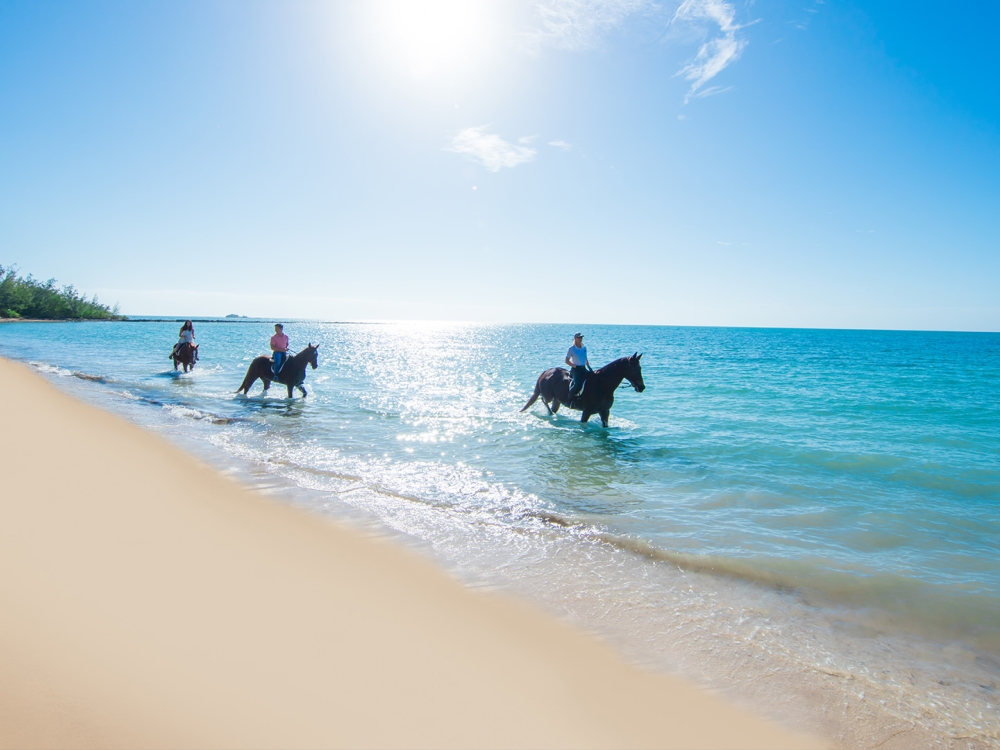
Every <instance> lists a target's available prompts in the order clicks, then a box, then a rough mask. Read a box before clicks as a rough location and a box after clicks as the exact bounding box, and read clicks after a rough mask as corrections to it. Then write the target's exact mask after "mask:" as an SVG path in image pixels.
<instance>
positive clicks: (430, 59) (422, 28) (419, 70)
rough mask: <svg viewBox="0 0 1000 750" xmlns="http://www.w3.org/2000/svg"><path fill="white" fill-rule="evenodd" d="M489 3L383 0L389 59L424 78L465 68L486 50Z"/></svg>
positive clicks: (382, 31)
mask: <svg viewBox="0 0 1000 750" xmlns="http://www.w3.org/2000/svg"><path fill="white" fill-rule="evenodd" d="M490 5H491V4H487V3H485V2H476V1H475V0H427V1H421V2H418V1H417V0H403V1H402V2H387V3H380V4H378V5H377V6H376V7H377V11H376V12H377V14H378V16H377V19H373V20H374V21H375V22H376V24H377V28H378V30H379V33H378V36H379V37H381V38H382V40H383V44H384V46H385V49H384V50H383V54H384V55H385V56H386V58H387V61H391V62H392V63H394V64H395V66H400V65H401V66H402V67H403V68H404V69H405V70H406V71H407V72H408V73H409V74H410V75H412V76H413V77H414V78H417V79H418V80H423V79H427V78H430V77H431V76H435V75H438V74H444V73H451V74H454V73H456V72H457V73H461V72H462V71H463V69H465V70H467V69H468V67H469V66H470V65H473V64H474V63H476V62H478V61H480V60H481V59H482V57H483V56H484V55H485V53H486V50H487V48H488V47H489V46H490V44H489V42H490V41H491V37H492V33H491V32H492V26H493V22H494V19H493V18H492V15H493V14H492V13H491V7H490Z"/></svg>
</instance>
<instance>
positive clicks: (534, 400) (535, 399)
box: [521, 378, 542, 411]
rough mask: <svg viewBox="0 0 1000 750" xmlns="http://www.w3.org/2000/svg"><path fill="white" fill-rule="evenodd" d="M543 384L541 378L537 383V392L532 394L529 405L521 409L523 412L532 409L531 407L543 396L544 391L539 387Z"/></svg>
mask: <svg viewBox="0 0 1000 750" xmlns="http://www.w3.org/2000/svg"><path fill="white" fill-rule="evenodd" d="M541 382H542V379H541V378H539V379H538V382H536V383H535V392H534V393H532V394H531V398H529V399H528V403H526V404H525V405H524V406H523V407H521V411H527V410H528V409H530V408H531V405H532V404H533V403H535V402H536V401H537V400H538V397H539V396H540V395H541V394H542V389H541V388H540V387H539V384H540V383H541Z"/></svg>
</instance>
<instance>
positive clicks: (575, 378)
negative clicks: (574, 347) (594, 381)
mask: <svg viewBox="0 0 1000 750" xmlns="http://www.w3.org/2000/svg"><path fill="white" fill-rule="evenodd" d="M569 375H570V378H571V380H570V383H569V397H570V398H576V397H577V396H579V395H580V391H582V390H583V381H584V378H586V377H587V368H586V367H574V368H573V369H572V370H570V373H569Z"/></svg>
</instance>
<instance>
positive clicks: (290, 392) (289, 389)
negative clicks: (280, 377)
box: [285, 383, 295, 398]
mask: <svg viewBox="0 0 1000 750" xmlns="http://www.w3.org/2000/svg"><path fill="white" fill-rule="evenodd" d="M285 387H286V388H287V389H288V398H291V397H292V395H293V393H294V392H293V390H292V389H293V388H295V386H294V385H292V384H291V383H289V384H288V385H286V386H285Z"/></svg>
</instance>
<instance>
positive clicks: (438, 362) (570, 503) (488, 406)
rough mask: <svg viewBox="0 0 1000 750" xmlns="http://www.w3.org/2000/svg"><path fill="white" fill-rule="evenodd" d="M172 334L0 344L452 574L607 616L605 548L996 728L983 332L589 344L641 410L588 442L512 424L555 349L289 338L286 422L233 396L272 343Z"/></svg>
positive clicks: (219, 332)
mask: <svg viewBox="0 0 1000 750" xmlns="http://www.w3.org/2000/svg"><path fill="white" fill-rule="evenodd" d="M177 328H178V324H177V323H174V322H170V323H160V322H133V323H119V324H110V323H74V324H32V323H24V324H16V325H3V326H0V354H2V355H4V356H8V357H14V358H17V359H21V360H25V361H29V362H33V363H36V364H37V365H39V366H42V365H44V366H43V367H41V369H43V370H44V371H45V372H47V373H48V374H49V375H50V376H52V377H53V378H54V379H56V380H61V381H62V382H64V383H65V384H68V383H70V382H72V384H73V387H74V388H77V389H84V390H85V392H86V393H88V394H90V395H91V397H92V398H95V399H99V400H101V401H102V403H103V404H104V405H108V404H117V406H115V407H114V408H117V409H118V410H119V411H122V412H123V413H126V414H127V415H128V416H130V417H131V418H133V419H135V420H136V421H139V422H141V423H144V424H146V425H147V426H152V427H153V428H154V429H160V430H162V431H164V432H168V433H171V434H174V435H178V434H180V435H183V436H186V437H185V439H187V440H189V441H190V442H191V443H192V444H204V445H205V446H207V447H206V450H210V451H212V452H213V455H218V456H225V457H228V459H230V460H232V461H233V462H235V464H234V465H240V466H244V467H249V468H247V471H250V472H251V473H254V475H255V476H257V477H262V476H266V477H271V478H272V479H273V481H275V482H278V481H280V482H281V483H284V486H287V487H291V488H293V489H296V490H298V491H299V492H300V493H303V494H302V497H306V496H307V495H310V493H311V495H310V496H311V497H313V500H306V501H304V502H306V503H307V504H309V503H312V505H313V506H315V507H316V508H317V509H318V510H320V511H324V510H326V511H330V512H333V513H336V512H337V507H342V508H353V509H354V510H355V511H357V510H359V509H360V510H361V511H363V512H364V514H366V516H367V517H373V518H375V519H377V521H378V522H380V523H383V524H385V525H386V526H387V527H389V528H391V529H393V530H394V533H398V534H401V535H403V536H404V537H406V536H409V537H413V538H414V539H417V540H418V541H419V543H420V544H422V545H424V546H425V547H426V548H428V549H429V550H430V551H431V553H432V554H438V555H439V556H440V557H441V558H442V559H444V560H445V561H446V562H447V564H449V565H451V566H452V567H453V568H455V569H457V570H458V571H459V572H460V573H461V572H462V571H466V572H468V571H473V572H472V573H470V575H472V576H473V577H475V576H477V575H478V576H480V578H482V579H483V580H486V581H490V580H492V579H491V576H493V578H494V579H505V581H504V585H510V586H512V587H513V588H514V589H515V590H516V589H517V588H518V581H519V580H523V587H524V588H525V589H532V591H539V590H541V591H545V590H546V587H547V586H549V585H550V584H551V586H550V587H551V589H552V590H556V589H558V590H561V591H562V590H564V589H565V590H566V591H568V590H569V589H567V588H566V587H567V586H570V584H569V583H567V582H566V580H565V579H566V570H565V569H566V567H567V565H566V564H563V563H561V562H559V561H560V560H561V559H564V558H572V559H574V560H578V561H577V562H575V563H573V565H575V566H579V568H576V569H577V570H578V572H579V575H577V579H578V581H577V583H575V584H573V585H576V586H578V588H577V589H574V591H575V592H576V593H574V594H563V595H560V596H562V597H563V599H567V600H568V599H572V598H573V597H574V596H576V597H577V598H587V597H591V598H592V599H594V600H596V599H598V598H602V597H604V598H608V597H610V599H609V600H610V601H612V603H613V602H614V597H615V596H616V594H615V593H614V591H615V590H616V589H615V587H616V586H618V585H619V584H618V583H616V582H615V581H616V579H615V576H616V575H618V574H617V573H614V572H610V573H609V572H607V571H605V572H602V573H601V574H600V576H599V578H600V587H601V591H600V593H599V594H598V592H596V590H595V591H590V590H589V589H588V588H587V587H588V586H589V585H591V583H588V581H590V578H588V576H591V574H592V572H593V571H590V572H588V570H587V566H589V565H593V566H594V568H595V570H596V569H597V567H599V566H600V565H602V563H599V561H598V562H594V560H596V559H597V558H595V557H594V555H595V554H597V553H596V552H595V553H591V552H586V553H584V552H581V550H597V549H611V550H614V553H613V554H614V555H619V557H615V558H614V559H615V560H626V559H627V560H630V562H627V563H624V562H622V563H621V564H620V565H619V563H615V565H619V568H620V570H621V576H622V580H624V579H625V578H626V577H628V576H633V577H635V576H638V577H639V578H642V580H644V581H647V583H646V584H644V585H645V588H644V589H643V592H644V593H643V594H642V596H643V601H644V602H646V604H645V605H644V606H647V607H655V606H658V605H657V604H656V602H661V601H662V602H666V601H667V598H668V597H667V594H665V593H663V592H662V591H660V590H658V589H657V588H656V586H657V584H655V583H649V581H650V580H652V579H651V578H650V575H652V574H651V573H649V571H652V570H654V569H655V570H660V569H663V567H664V565H666V567H667V568H671V569H678V568H679V569H680V570H682V571H686V572H699V571H700V573H701V574H703V575H700V577H699V578H698V579H697V580H699V581H702V582H704V581H709V582H711V581H713V580H714V581H716V582H717V585H719V586H729V585H732V583H733V582H737V583H738V584H739V585H745V586H746V587H748V589H747V590H754V591H766V592H772V593H774V595H775V596H778V597H780V599H781V601H783V602H784V603H785V604H784V605H782V606H784V607H785V609H784V610H782V611H783V612H784V613H785V614H784V616H785V618H786V621H787V622H792V621H795V622H799V623H800V625H801V627H802V628H808V627H813V626H812V625H809V624H808V623H805V620H803V619H802V617H805V615H802V617H800V614H801V613H809V617H816V618H819V619H817V620H816V622H819V623H826V624H825V625H817V626H815V627H817V628H819V630H822V629H823V628H824V627H828V625H829V623H830V622H835V623H837V624H836V625H835V628H834V629H837V630H838V632H841V633H842V634H843V640H840V641H837V643H838V644H840V645H839V646H837V648H841V647H843V648H844V649H846V650H848V651H850V650H851V649H854V648H855V647H858V646H857V644H859V643H865V642H868V641H871V642H875V641H878V642H879V643H882V644H884V643H885V640H886V639H887V638H888V639H890V640H891V639H896V641H893V642H899V643H902V642H904V641H906V639H916V641H914V642H920V643H923V644H925V646H926V648H923V650H921V651H920V653H921V654H922V656H921V660H922V663H928V660H930V661H933V659H932V658H930V656H929V655H932V654H934V653H935V648H937V647H940V648H941V649H942V653H945V652H947V653H953V651H952V652H949V651H948V649H952V650H954V649H956V648H957V649H959V650H960V651H961V653H962V654H963V655H964V656H963V657H962V658H963V659H966V660H967V661H968V663H969V664H973V665H975V668H976V669H979V670H982V671H983V673H982V674H979V673H977V675H976V677H975V679H973V680H972V682H976V683H977V684H979V687H980V688H982V690H984V691H986V693H984V695H985V698H984V700H986V701H987V704H985V705H987V706H988V707H987V709H985V710H986V711H987V714H989V711H990V709H989V706H993V703H990V702H989V701H992V700H993V698H992V697H991V695H992V693H990V691H991V690H995V676H996V674H1000V668H998V664H1000V565H998V564H997V551H998V550H1000V514H998V509H1000V335H998V334H971V333H969V334H967V333H920V332H878V331H826V330H770V329H769V330H754V329H712V328H669V327H638V326H592V327H588V328H587V329H586V331H585V333H586V334H587V338H586V342H587V344H588V347H589V350H590V359H591V362H592V364H594V366H595V367H596V366H599V365H602V364H605V363H606V362H609V361H611V360H612V359H615V358H617V357H619V356H623V355H626V354H632V353H633V352H635V351H641V352H644V353H645V355H644V357H643V359H642V364H643V375H644V379H645V383H646V386H647V388H646V390H645V392H644V393H642V394H638V393H635V392H634V391H633V390H631V389H628V388H623V389H622V390H619V391H618V393H617V397H616V403H615V406H614V408H613V410H612V418H611V425H610V427H609V428H608V429H604V428H602V427H601V426H600V421H599V419H597V418H594V420H593V423H591V424H588V425H581V424H580V423H579V422H578V417H579V413H578V412H563V413H561V414H560V415H558V416H556V417H551V416H549V415H548V414H547V413H546V411H545V408H544V407H543V406H542V405H541V403H538V404H536V405H535V406H534V407H533V408H532V409H531V410H530V411H529V412H528V413H524V414H522V413H519V409H520V408H521V406H522V405H523V404H524V403H525V401H526V400H527V398H528V396H529V395H530V394H531V390H532V387H533V385H534V381H535V379H536V377H537V376H538V374H539V373H540V372H541V371H542V370H544V369H546V368H548V367H552V366H555V365H558V364H561V360H562V357H563V356H564V353H565V350H566V348H567V347H568V346H569V344H570V334H571V333H572V332H573V331H572V330H571V329H570V328H568V327H565V326H548V325H546V326H524V325H517V326H486V325H443V324H442V325H431V324H329V323H316V322H292V323H289V324H288V325H287V328H286V332H287V333H288V334H289V335H290V337H291V339H292V348H293V349H294V350H296V351H297V350H298V349H299V348H301V347H303V346H304V345H305V344H306V343H307V342H313V343H318V344H320V360H319V362H320V367H319V369H318V370H316V371H311V370H310V371H309V372H308V378H307V381H306V387H307V388H308V389H309V391H310V395H309V397H308V398H307V399H305V400H303V399H300V398H296V399H294V400H292V401H288V400H286V399H285V398H283V396H284V389H283V388H277V387H276V388H273V389H272V394H271V395H270V396H268V397H261V396H260V395H259V394H260V388H261V386H260V384H259V383H258V384H257V385H256V386H255V388H254V389H253V390H252V391H251V398H243V397H242V396H235V395H234V394H233V391H235V390H236V388H237V387H238V386H239V384H240V381H241V380H242V377H243V374H244V372H245V371H246V367H247V365H248V364H249V362H250V360H251V359H252V358H253V357H255V356H258V355H260V354H263V353H265V351H266V348H267V340H268V336H269V334H270V332H271V326H270V324H269V323H266V322H240V323H210V322H196V334H197V338H198V341H199V343H200V344H201V352H202V356H201V363H200V365H199V367H198V368H197V369H196V370H195V371H194V373H192V374H190V375H176V374H174V373H173V372H172V371H170V364H169V363H168V361H167V359H166V356H167V354H168V352H169V349H170V346H171V344H172V343H173V341H174V340H175V339H176V333H177ZM60 375H61V376H63V377H62V378H61V379H60V377H59V376H60ZM73 375H75V376H76V377H71V376H73ZM206 455H207V454H206ZM335 506H336V507H335ZM484 530H488V532H487V531H484ZM543 539H544V540H546V541H545V542H544V543H542V542H541V541H539V540H543ZM574 545H575V546H574ZM587 545H589V546H587ZM594 545H597V546H594ZM608 554H612V553H610V552H609V553H608ZM622 555H624V557H621V556H622ZM528 559H530V561H531V564H530V565H529V564H528V563H526V562H525V560H528ZM602 559H603V558H602ZM608 559H609V560H610V559H612V558H610V557H609V558H608ZM588 560H590V562H588ZM608 565H611V563H608ZM643 566H646V567H643ZM612 567H613V566H612ZM475 571H478V572H475ZM497 571H502V572H499V573H498V572H497ZM546 571H547V572H546ZM602 571H604V568H602ZM636 571H639V572H638V573H637V572H636ZM642 571H646V572H642ZM574 575H576V574H574ZM593 575H594V576H596V575H597V574H596V573H594V574H593ZM546 576H549V579H546ZM591 577H593V576H591ZM639 578H636V579H635V580H638V579H639ZM555 579H559V580H560V581H561V583H559V584H558V585H557V584H555V583H551V581H552V580H555ZM544 580H549V581H550V584H544V585H543V584H541V583H539V581H544ZM594 580H597V579H596V578H595V579H594ZM494 582H495V581H494ZM594 585H595V586H596V584H594ZM664 585H666V584H664ZM671 585H673V584H671ZM699 585H701V586H710V585H715V584H711V583H707V584H706V583H701V584H699ZM560 586H562V587H563V588H562V589H560V588H559V587H560ZM627 588H628V586H626V585H625V584H624V583H622V584H621V587H620V590H621V591H625V590H626V589H627ZM609 592H610V593H609ZM621 596H622V597H624V596H625V595H624V594H621ZM743 596H745V594H744V595H743ZM543 598H544V594H543ZM633 598H634V597H633ZM560 601H561V600H560ZM630 601H631V600H630ZM671 601H673V600H671ZM650 602H652V604H650ZM560 606H561V605H560ZM567 606H569V605H567ZM581 606H582V605H581ZM608 606H612V605H608ZM663 606H667V604H663ZM671 606H674V605H671ZM796 608H798V609H796ZM796 613H799V614H796ZM588 616H589V615H588ZM594 616H595V617H598V618H600V617H602V616H601V615H594ZM657 616H659V615H657ZM636 617H637V618H638V617H639V615H636ZM831 618H832V619H831ZM639 619H641V618H639ZM806 619H808V618H806ZM636 622H638V620H635V621H634V622H633V624H632V625H631V626H628V627H632V628H633V629H634V628H639V625H636V624H635V623H636ZM595 627H596V629H598V630H600V629H601V628H600V625H599V624H598V625H597V626H595ZM625 630H628V628H627V627H626V628H625ZM652 632H653V631H652V630H650V633H652ZM657 632H659V631H657ZM786 635H787V634H786ZM654 636H655V637H657V638H658V637H659V635H656V634H653V635H649V638H650V639H652V638H654ZM817 637H819V636H817ZM824 637H826V636H824ZM865 639H868V641H866V640H865ZM906 642H908V641H906ZM844 644H848V645H844ZM928 644H929V645H928ZM825 648H826V652H824V653H827V656H826V657H824V658H831V657H829V651H830V649H831V648H833V646H830V645H829V644H827V646H826V647H825ZM772 650H773V649H772ZM845 653H846V651H845ZM852 653H853V652H852ZM908 653H909V652H908ZM866 658H868V657H866ZM887 658H888V657H887ZM893 658H897V660H898V659H900V658H907V657H903V656H899V655H898V654H897V656H896V657H893ZM942 658H944V657H942ZM956 658H957V657H956ZM869 661H870V659H869ZM945 661H947V659H945ZM952 662H954V659H953V660H952ZM963 663H964V662H963ZM897 666H898V665H897ZM925 666H926V664H925ZM951 667H954V663H951V664H950V666H949V664H947V663H945V664H944V666H941V669H947V668H951ZM991 670H992V671H991ZM932 671H933V670H932ZM991 675H992V676H991ZM991 680H993V681H994V682H993V685H994V687H993V688H989V685H990V684H991V683H990V681H991ZM970 684H971V683H970ZM970 689H971V690H973V691H975V688H974V686H973V687H972V688H970ZM966 697H967V696H966Z"/></svg>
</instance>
